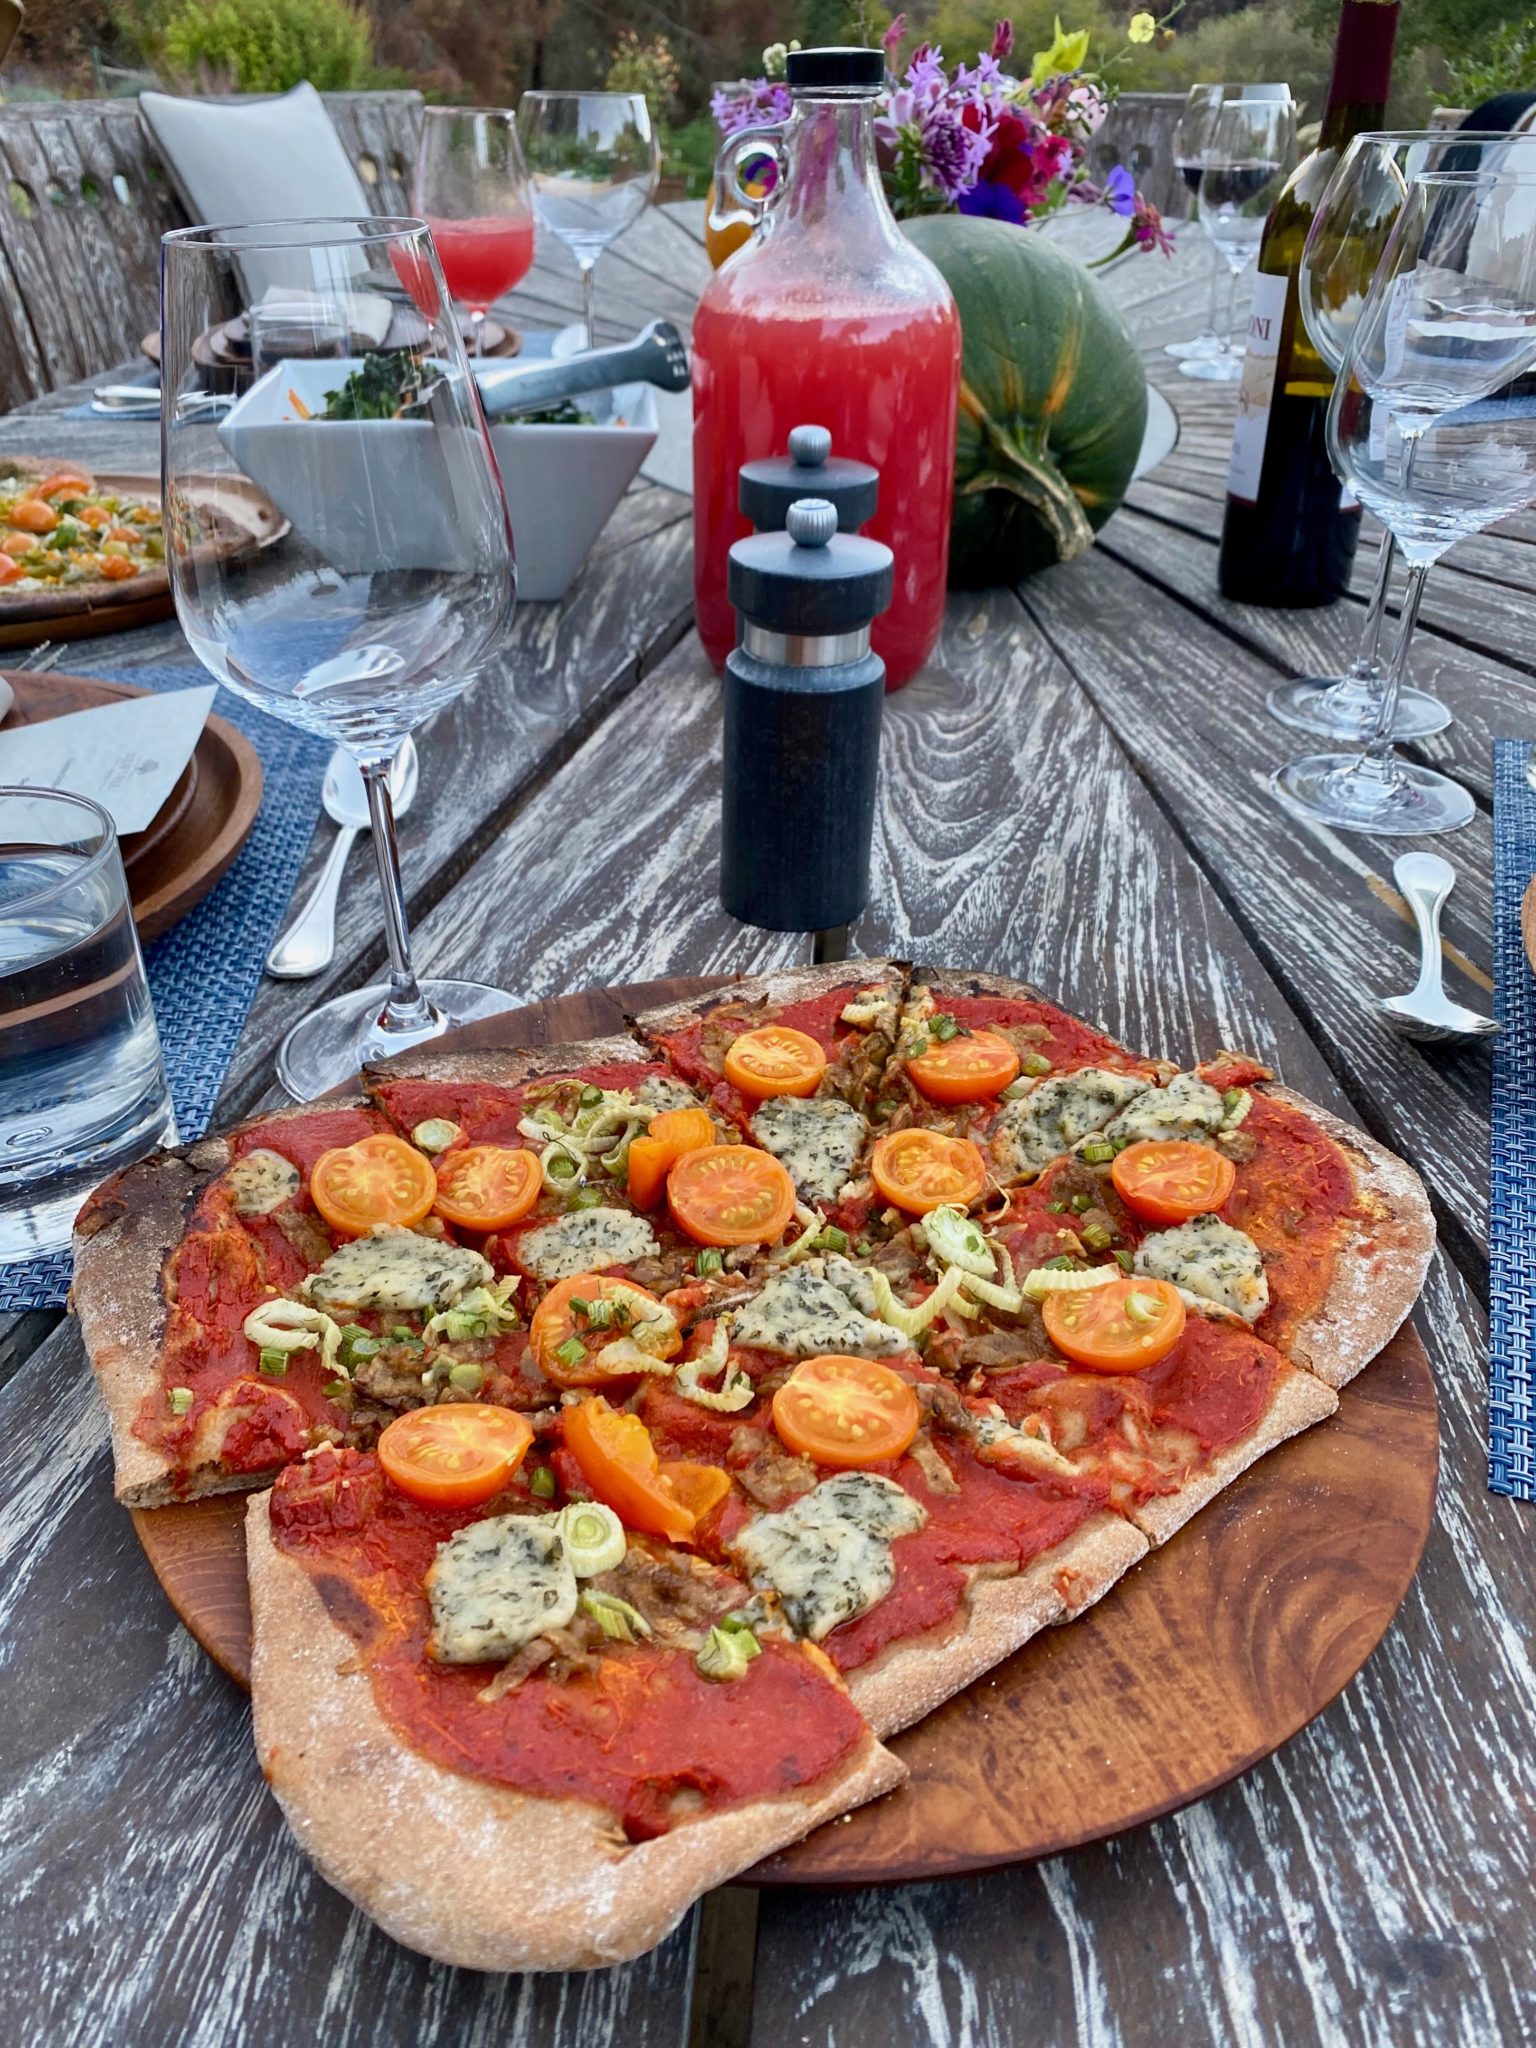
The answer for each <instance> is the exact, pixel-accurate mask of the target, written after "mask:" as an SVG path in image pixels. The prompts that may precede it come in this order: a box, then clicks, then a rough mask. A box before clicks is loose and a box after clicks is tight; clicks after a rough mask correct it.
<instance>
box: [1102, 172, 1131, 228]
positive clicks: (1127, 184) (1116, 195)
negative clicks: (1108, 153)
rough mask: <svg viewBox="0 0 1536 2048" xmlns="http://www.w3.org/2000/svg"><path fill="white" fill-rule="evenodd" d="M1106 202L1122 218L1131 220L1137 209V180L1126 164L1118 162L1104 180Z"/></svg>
mask: <svg viewBox="0 0 1536 2048" xmlns="http://www.w3.org/2000/svg"><path fill="white" fill-rule="evenodd" d="M1104 204H1105V205H1106V206H1107V207H1108V208H1109V210H1110V212H1111V213H1118V214H1119V215H1120V217H1121V219H1122V220H1129V219H1130V217H1131V215H1132V214H1133V213H1134V212H1135V211H1136V180H1135V179H1134V178H1133V177H1132V176H1131V174H1130V172H1129V171H1128V170H1127V169H1126V168H1125V165H1124V164H1116V165H1115V167H1114V169H1113V170H1112V171H1111V172H1110V174H1109V176H1108V177H1107V178H1106V179H1105V180H1104Z"/></svg>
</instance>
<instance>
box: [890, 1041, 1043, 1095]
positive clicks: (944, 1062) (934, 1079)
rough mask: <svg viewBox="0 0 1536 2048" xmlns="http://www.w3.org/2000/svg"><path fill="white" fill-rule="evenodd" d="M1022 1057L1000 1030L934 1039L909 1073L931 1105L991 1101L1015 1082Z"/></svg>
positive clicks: (911, 1062)
mask: <svg viewBox="0 0 1536 2048" xmlns="http://www.w3.org/2000/svg"><path fill="white" fill-rule="evenodd" d="M1018 1071H1019V1056H1018V1054H1017V1053H1016V1052H1015V1051H1014V1049H1013V1047H1012V1046H1011V1045H1010V1044H1009V1043H1008V1041H1007V1039H1006V1038H1004V1037H1003V1035H1002V1033H1001V1032H999V1031H972V1032H970V1033H968V1034H963V1033H957V1034H956V1036H955V1037H953V1038H948V1039H940V1038H930V1039H929V1041H928V1050H927V1051H926V1052H920V1053H918V1054H917V1055H916V1057H915V1058H913V1059H909V1060H908V1061H907V1072H908V1073H909V1074H910V1075H911V1076H912V1079H913V1080H914V1081H915V1082H916V1083H917V1085H918V1087H919V1088H921V1089H922V1091H923V1093H924V1094H925V1095H926V1096H927V1097H928V1100H929V1101H930V1102H989V1101H990V1100H991V1099H992V1097H993V1096H994V1095H1000V1094H1001V1093H1002V1091H1003V1090H1004V1089H1005V1088H1006V1087H1007V1086H1008V1083H1009V1082H1010V1081H1012V1080H1015V1079H1016V1078H1017V1076H1018Z"/></svg>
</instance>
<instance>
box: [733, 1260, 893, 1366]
mask: <svg viewBox="0 0 1536 2048" xmlns="http://www.w3.org/2000/svg"><path fill="white" fill-rule="evenodd" d="M831 1263H832V1262H831V1261H830V1260H822V1259H807V1260H806V1261H805V1262H804V1264H803V1265H799V1266H791V1267H790V1268H789V1269H788V1271H786V1272H783V1273H775V1274H774V1276H773V1278H772V1279H771V1280H769V1281H767V1282H766V1283H765V1285H764V1286H763V1288H762V1291H761V1292H760V1293H758V1294H755V1295H753V1297H752V1299H751V1300H750V1301H748V1302H746V1303H744V1304H743V1305H742V1307H740V1308H738V1309H735V1310H733V1317H734V1322H733V1327H732V1332H731V1341H732V1342H733V1343H735V1344H750V1345H753V1346H755V1347H756V1348H757V1349H758V1350H760V1351H781V1352H783V1353H784V1354H785V1355H786V1356H787V1357H789V1358H815V1357H816V1356H818V1355H819V1354H820V1353H821V1352H824V1351H857V1352H870V1353H872V1354H874V1355H876V1356H882V1355H884V1354H886V1353H888V1352H893V1351H904V1350H906V1349H907V1346H908V1340H907V1339H906V1338H905V1337H903V1336H902V1335H901V1332H900V1331H899V1330H893V1329H892V1328H891V1327H890V1325H889V1324H888V1323H882V1322H877V1321H876V1320H875V1318H874V1316H873V1315H872V1314H866V1313H865V1312H864V1310H863V1309H861V1308H859V1307H858V1306H857V1305H856V1303H855V1302H854V1300H852V1299H850V1296H849V1294H848V1293H846V1292H845V1291H844V1289H843V1288H842V1287H840V1286H838V1285H837V1283H836V1280H835V1279H834V1278H832V1277H829V1273H828V1270H827V1269H828V1267H829V1266H830V1265H831ZM839 1263H840V1265H841V1266H848V1265H849V1262H848V1261H847V1260H842V1261H840V1262H839ZM849 1270H850V1271H855V1272H856V1269H854V1268H852V1267H850V1268H849ZM858 1277H859V1278H860V1279H862V1278H863V1276H862V1275H859V1276H858ZM868 1306H869V1307H870V1308H871V1309H872V1308H873V1306H874V1293H873V1289H871V1290H870V1292H869V1297H868Z"/></svg>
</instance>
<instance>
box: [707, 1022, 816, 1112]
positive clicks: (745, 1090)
mask: <svg viewBox="0 0 1536 2048" xmlns="http://www.w3.org/2000/svg"><path fill="white" fill-rule="evenodd" d="M826 1071H827V1056H826V1054H825V1053H824V1052H823V1051H822V1049H821V1047H820V1046H819V1045H818V1044H817V1043H816V1041H815V1039H814V1038H811V1037H809V1036H808V1035H807V1033H805V1032H804V1031H796V1030H794V1029H793V1028H792V1027H791V1026H790V1025H788V1024H764V1025H762V1026H760V1027H759V1029H758V1030H756V1031H743V1032H742V1034H741V1036H740V1038H736V1039H733V1040H732V1041H731V1047H730V1050H729V1051H728V1052H727V1053H726V1056H725V1078H726V1079H727V1081H729V1082H730V1084H731V1086H732V1087H733V1088H739V1089H740V1090H741V1092H742V1094H743V1095H750V1096H751V1097H752V1099H753V1101H754V1102H765V1101H766V1100H767V1099H768V1097H769V1096H770V1095H814V1094H815V1093H816V1086H817V1083H818V1082H819V1081H820V1079H821V1077H822V1075H823V1074H824V1073H825V1072H826Z"/></svg>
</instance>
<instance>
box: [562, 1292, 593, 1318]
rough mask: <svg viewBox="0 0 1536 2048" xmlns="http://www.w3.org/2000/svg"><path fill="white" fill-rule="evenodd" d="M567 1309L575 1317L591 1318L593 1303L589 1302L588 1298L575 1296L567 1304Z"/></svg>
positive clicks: (579, 1295)
mask: <svg viewBox="0 0 1536 2048" xmlns="http://www.w3.org/2000/svg"><path fill="white" fill-rule="evenodd" d="M566 1307H567V1308H568V1309H569V1310H570V1312H571V1314H572V1315H573V1316H589V1315H591V1313H592V1304H591V1302H590V1301H588V1300H587V1299H586V1297H585V1296H584V1295H581V1294H573V1295H572V1296H571V1298H570V1300H569V1301H568V1302H567V1303H566Z"/></svg>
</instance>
